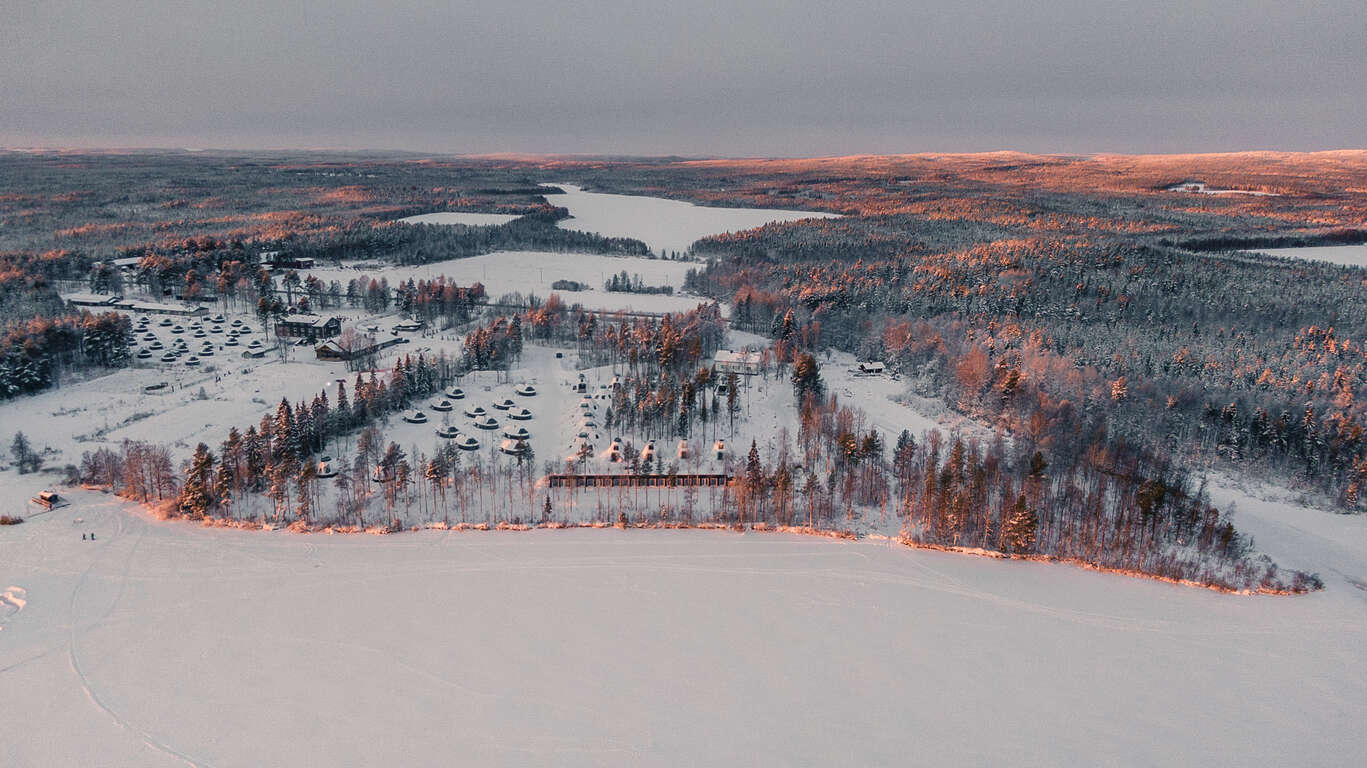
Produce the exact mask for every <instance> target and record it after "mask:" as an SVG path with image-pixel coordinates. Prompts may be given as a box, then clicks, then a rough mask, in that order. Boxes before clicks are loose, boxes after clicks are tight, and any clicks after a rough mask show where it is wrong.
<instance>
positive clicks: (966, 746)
mask: <svg viewBox="0 0 1367 768" xmlns="http://www.w3.org/2000/svg"><path fill="white" fill-rule="evenodd" d="M6 474H7V475H9V478H10V480H11V481H12V480H14V477H13V475H12V473H6ZM16 490H18V489H16ZM27 491H28V489H24V491H23V492H27ZM74 498H75V501H76V503H75V504H73V505H72V506H70V507H65V508H62V509H58V510H56V511H54V512H51V513H48V514H46V515H41V516H38V517H34V518H32V519H31V520H30V521H29V522H26V523H24V524H23V525H20V526H16V527H14V528H9V529H0V590H6V589H8V594H9V597H8V598H6V601H5V602H4V605H3V606H0V608H3V609H4V610H3V611H2V612H0V625H3V630H0V685H3V686H4V690H5V691H6V695H5V696H0V721H2V722H4V723H5V724H6V728H5V733H6V735H5V736H3V737H0V756H3V758H4V759H3V762H4V764H6V765H15V766H28V765H32V766H40V765H41V766H47V765H95V764H99V765H108V766H153V767H156V766H163V765H164V766H184V765H203V766H237V765H241V766H246V765H343V764H349V765H376V764H382V763H395V761H397V762H398V763H401V764H404V765H415V766H423V765H451V764H470V765H489V766H498V765H510V766H512V765H516V766H528V765H571V766H575V765H603V764H631V765H734V764H745V765H893V764H899V765H910V764H927V765H987V764H993V763H995V762H997V761H999V760H1001V759H1002V756H1003V755H1012V756H1013V757H1012V758H1010V759H1009V760H1008V762H1011V763H1013V764H1017V765H1118V766H1125V765H1136V766H1140V765H1143V766H1148V765H1203V766H1240V767H1241V768H1242V766H1248V765H1297V766H1317V765H1345V764H1351V763H1352V762H1353V758H1351V757H1350V756H1351V755H1353V754H1361V752H1362V750H1363V749H1367V735H1365V734H1364V732H1363V731H1362V729H1361V728H1360V727H1359V725H1360V723H1361V720H1362V718H1363V717H1364V716H1367V703H1365V702H1367V674H1365V673H1364V670H1367V663H1364V658H1363V655H1362V652H1361V649H1362V647H1363V644H1364V643H1365V642H1367V625H1365V624H1364V618H1367V608H1364V603H1363V601H1362V600H1361V598H1360V597H1358V596H1357V594H1355V593H1357V590H1355V589H1353V588H1352V587H1351V586H1348V585H1347V584H1346V583H1344V582H1342V581H1340V580H1339V579H1337V578H1335V579H1334V580H1333V581H1332V583H1331V584H1330V586H1329V589H1328V591H1327V592H1325V593H1321V594H1317V595H1310V596H1307V597H1300V598H1276V597H1256V598H1249V597H1237V596H1229V595H1221V594H1217V593H1214V592H1209V591H1205V590H1198V589H1189V588H1183V587H1177V586H1173V585H1169V584H1163V583H1157V582H1152V581H1144V580H1139V579H1131V578H1127V577H1124V576H1118V575H1112V574H1099V573H1094V572H1090V571H1085V570H1080V569H1077V568H1071V567H1066V566H1053V565H1047V564H1040V563H1023V562H1005V561H997V560H988V559H983V558H976V557H965V556H961V555H953V554H945V553H937V552H923V551H911V550H907V549H904V548H901V547H899V546H890V545H888V544H885V543H875V542H842V541H835V540H827V539H813V538H804V537H795V536H787V535H774V534H755V533H750V534H745V535H738V534H734V533H731V532H724V531H696V530H693V531H689V530H684V531H650V530H631V531H617V530H611V529H610V530H597V531H595V530H571V531H534V532H528V533H498V532H489V533H473V532H471V533H456V532H440V531H430V532H423V533H416V534H404V535H397V536H389V537H379V538H377V537H374V536H366V535H356V536H327V535H322V534H316V535H295V534H287V533H282V532H275V533H263V532H251V531H233V530H221V529H208V528H201V527H198V526H195V525H190V524H184V523H170V524H167V523H157V522H154V521H151V520H149V519H148V518H146V517H143V516H141V515H139V514H136V513H135V512H134V511H133V510H132V509H131V507H130V506H129V505H127V504H125V503H124V502H121V501H119V500H117V499H113V498H111V497H108V496H104V495H102V494H96V493H89V492H84V491H76V492H74ZM78 518H79V522H77V519H78ZM1326 518H1328V516H1326ZM1327 522H1333V523H1337V522H1339V521H1336V520H1332V519H1328V520H1327ZM85 531H95V532H96V533H97V535H98V539H97V541H95V542H83V541H81V540H80V536H79V535H78V533H80V532H85Z"/></svg>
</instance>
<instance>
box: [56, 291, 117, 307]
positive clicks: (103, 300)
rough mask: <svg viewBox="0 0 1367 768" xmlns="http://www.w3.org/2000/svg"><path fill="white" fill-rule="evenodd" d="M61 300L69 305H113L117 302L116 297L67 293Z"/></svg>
mask: <svg viewBox="0 0 1367 768" xmlns="http://www.w3.org/2000/svg"><path fill="white" fill-rule="evenodd" d="M62 298H64V299H66V300H67V301H68V302H69V303H71V304H92V305H93V304H113V303H114V302H116V301H118V299H119V297H118V296H109V295H105V294H99V293H68V294H66V295H65V296H63V297H62Z"/></svg>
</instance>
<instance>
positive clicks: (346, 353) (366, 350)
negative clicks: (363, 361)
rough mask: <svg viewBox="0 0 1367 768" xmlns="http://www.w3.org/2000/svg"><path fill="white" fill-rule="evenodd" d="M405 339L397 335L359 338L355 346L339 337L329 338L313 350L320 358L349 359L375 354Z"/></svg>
mask: <svg viewBox="0 0 1367 768" xmlns="http://www.w3.org/2000/svg"><path fill="white" fill-rule="evenodd" d="M404 341H405V340H404V339H402V338H399V337H397V336H391V337H389V338H387V339H378V340H377V339H370V338H367V339H364V340H361V339H358V340H357V342H356V344H355V345H354V346H352V347H346V346H344V345H343V344H342V343H341V342H340V341H338V340H337V339H328V340H327V341H325V342H323V343H322V344H319V345H318V346H317V347H314V350H313V351H314V353H315V354H317V355H318V359H319V360H341V361H347V360H355V359H357V358H361V357H365V356H366V355H372V354H375V353H377V352H379V351H380V350H382V349H388V348H389V347H392V346H394V345H396V344H402V343H404Z"/></svg>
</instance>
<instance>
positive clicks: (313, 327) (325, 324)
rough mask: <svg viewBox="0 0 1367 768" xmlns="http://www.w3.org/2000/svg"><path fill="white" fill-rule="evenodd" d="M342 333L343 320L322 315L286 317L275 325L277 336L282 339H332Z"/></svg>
mask: <svg viewBox="0 0 1367 768" xmlns="http://www.w3.org/2000/svg"><path fill="white" fill-rule="evenodd" d="M341 333H342V320H341V318H338V317H329V318H327V319H324V318H323V317H322V315H299V314H295V315H284V316H282V317H281V318H280V319H279V320H277V321H276V323H275V335H276V336H278V337H280V338H282V339H308V340H309V341H317V340H319V339H330V338H332V337H333V336H338V335H340V334H341Z"/></svg>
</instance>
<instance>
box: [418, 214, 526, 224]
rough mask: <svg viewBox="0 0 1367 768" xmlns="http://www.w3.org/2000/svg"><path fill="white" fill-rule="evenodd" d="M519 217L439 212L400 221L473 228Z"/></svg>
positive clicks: (505, 222)
mask: <svg viewBox="0 0 1367 768" xmlns="http://www.w3.org/2000/svg"><path fill="white" fill-rule="evenodd" d="M516 218H517V217H516V216H514V215H512V214H508V213H470V212H469V211H437V212H436V213H420V214H418V215H417V216H405V217H403V218H402V219H399V221H402V222H404V223H405V224H468V225H471V226H488V225H491V224H507V223H508V222H510V221H512V220H513V219H516Z"/></svg>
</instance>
